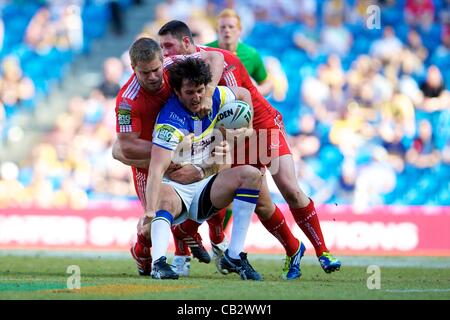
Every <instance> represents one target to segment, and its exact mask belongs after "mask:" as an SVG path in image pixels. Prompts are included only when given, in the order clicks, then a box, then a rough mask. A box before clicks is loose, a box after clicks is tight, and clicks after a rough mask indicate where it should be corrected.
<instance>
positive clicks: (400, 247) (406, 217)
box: [0, 205, 450, 256]
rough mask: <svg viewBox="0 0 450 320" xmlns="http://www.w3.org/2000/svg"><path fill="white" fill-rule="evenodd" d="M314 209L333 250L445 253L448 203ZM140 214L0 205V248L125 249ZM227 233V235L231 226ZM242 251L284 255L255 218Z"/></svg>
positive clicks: (449, 235)
mask: <svg viewBox="0 0 450 320" xmlns="http://www.w3.org/2000/svg"><path fill="white" fill-rule="evenodd" d="M280 208H281V210H282V211H283V212H284V214H285V217H286V221H287V223H288V224H289V225H290V226H291V230H292V231H293V233H294V235H296V236H297V237H299V238H300V239H302V241H304V242H305V244H306V247H307V249H309V250H308V251H307V252H308V253H309V254H313V252H314V250H313V249H312V247H311V243H310V242H309V241H308V240H307V239H306V237H305V236H304V235H303V233H302V232H301V230H300V228H299V227H298V226H297V224H296V223H295V221H294V220H293V218H292V215H291V214H290V212H289V209H288V208H287V207H285V206H280ZM317 211H318V214H319V218H320V220H321V225H322V230H323V234H324V237H325V240H326V243H327V246H328V248H329V249H330V250H332V251H333V252H335V253H336V254H341V255H342V254H358V255H360V254H364V255H446V256H450V207H374V208H370V209H368V210H364V214H361V213H358V212H355V210H354V209H352V208H351V207H349V206H332V205H331V206H329V205H324V206H320V207H318V210H317ZM141 213H142V210H141V208H140V207H139V206H138V205H135V206H130V207H127V208H123V209H121V210H117V209H114V208H113V207H110V206H104V207H102V208H96V209H88V210H80V211H78V210H43V209H1V210H0V248H1V249H19V248H20V249H23V248H26V249H40V250H45V249H58V250H60V249H63V250H128V248H129V246H130V243H132V242H133V241H134V239H135V237H136V235H135V234H136V224H137V220H138V217H139V215H140V214H141ZM226 232H227V235H228V237H229V236H230V232H231V228H230V227H229V228H227V231H226ZM200 233H201V235H202V238H203V239H204V242H205V246H206V247H208V246H209V240H208V226H207V224H203V225H202V226H201V227H200ZM171 246H172V244H171ZM172 249H173V247H171V248H170V250H172ZM246 250H247V251H249V252H265V253H283V248H282V247H281V245H280V244H279V243H278V241H277V240H276V239H275V238H274V237H273V236H272V235H271V234H270V233H269V232H268V231H267V230H266V229H265V228H264V227H263V225H262V224H261V223H260V222H259V220H258V218H257V217H256V216H254V217H253V219H252V223H251V226H250V230H249V233H248V236H247V240H246ZM172 251H173V250H172Z"/></svg>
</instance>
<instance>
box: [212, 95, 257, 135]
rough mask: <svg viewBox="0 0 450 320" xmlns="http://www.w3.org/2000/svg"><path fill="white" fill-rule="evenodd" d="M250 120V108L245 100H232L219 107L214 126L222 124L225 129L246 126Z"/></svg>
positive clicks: (217, 126) (218, 126)
mask: <svg viewBox="0 0 450 320" xmlns="http://www.w3.org/2000/svg"><path fill="white" fill-rule="evenodd" d="M251 121H252V110H251V107H250V106H249V105H248V103H247V102H244V101H241V100H234V101H231V102H228V103H226V104H224V105H223V106H222V108H220V110H219V113H218V114H217V121H216V128H220V126H221V125H224V126H225V128H226V129H239V128H248V127H249V125H250V123H251Z"/></svg>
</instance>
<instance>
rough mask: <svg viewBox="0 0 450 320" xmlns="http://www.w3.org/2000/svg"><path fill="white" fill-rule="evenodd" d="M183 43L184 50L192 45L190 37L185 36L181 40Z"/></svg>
mask: <svg viewBox="0 0 450 320" xmlns="http://www.w3.org/2000/svg"><path fill="white" fill-rule="evenodd" d="M181 42H182V43H183V46H184V48H185V49H187V48H188V47H189V45H190V44H191V39H190V38H189V36H184V37H183V38H182V39H181Z"/></svg>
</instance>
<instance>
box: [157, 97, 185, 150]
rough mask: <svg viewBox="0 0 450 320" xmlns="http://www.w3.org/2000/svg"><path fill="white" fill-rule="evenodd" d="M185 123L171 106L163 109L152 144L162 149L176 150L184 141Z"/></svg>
mask: <svg viewBox="0 0 450 320" xmlns="http://www.w3.org/2000/svg"><path fill="white" fill-rule="evenodd" d="M184 124H185V121H183V118H182V117H180V116H178V115H177V114H176V113H175V112H174V111H173V110H171V108H170V107H169V106H167V105H166V106H165V107H163V109H162V110H161V112H160V113H159V115H158V119H157V120H156V124H155V128H154V130H153V140H152V143H153V144H154V145H157V146H159V147H161V148H164V149H168V150H175V149H176V148H177V146H178V144H179V143H180V142H181V141H182V140H183V138H184V136H185V134H184V132H187V131H186V128H185V126H184Z"/></svg>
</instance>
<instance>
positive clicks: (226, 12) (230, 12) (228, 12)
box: [217, 8, 242, 29]
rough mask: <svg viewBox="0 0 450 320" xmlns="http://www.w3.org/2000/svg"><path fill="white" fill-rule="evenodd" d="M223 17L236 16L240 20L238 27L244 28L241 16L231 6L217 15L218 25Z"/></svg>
mask: <svg viewBox="0 0 450 320" xmlns="http://www.w3.org/2000/svg"><path fill="white" fill-rule="evenodd" d="M221 18H236V19H237V22H238V28H239V29H242V27H241V17H239V15H238V14H237V12H236V11H234V10H233V9H230V8H226V9H223V10H222V11H221V12H220V13H219V15H218V16H217V25H219V19H221Z"/></svg>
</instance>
